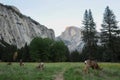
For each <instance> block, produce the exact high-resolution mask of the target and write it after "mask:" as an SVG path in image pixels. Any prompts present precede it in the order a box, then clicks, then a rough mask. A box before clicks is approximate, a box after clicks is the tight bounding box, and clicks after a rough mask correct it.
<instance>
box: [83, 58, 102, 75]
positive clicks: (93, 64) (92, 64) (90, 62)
mask: <svg viewBox="0 0 120 80" xmlns="http://www.w3.org/2000/svg"><path fill="white" fill-rule="evenodd" d="M89 68H92V69H96V70H101V68H100V67H99V65H98V64H97V62H96V61H94V60H90V59H88V60H85V68H84V72H85V73H86V72H87V73H88V69H89Z"/></svg>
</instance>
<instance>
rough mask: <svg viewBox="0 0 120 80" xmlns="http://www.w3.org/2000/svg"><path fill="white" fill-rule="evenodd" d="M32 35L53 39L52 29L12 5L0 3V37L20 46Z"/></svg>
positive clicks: (29, 39)
mask: <svg viewBox="0 0 120 80" xmlns="http://www.w3.org/2000/svg"><path fill="white" fill-rule="evenodd" d="M34 37H42V38H47V37H48V38H51V39H55V35H54V31H53V30H52V29H48V28H47V27H45V26H44V25H41V24H39V23H38V22H36V21H34V20H33V19H31V18H30V17H27V16H25V15H23V14H21V13H20V11H19V9H17V8H16V7H14V6H7V5H3V4H0V39H1V38H3V39H4V41H6V42H7V43H9V44H13V45H17V47H18V48H21V47H22V46H24V45H25V43H30V41H31V40H32V39H33V38H34Z"/></svg>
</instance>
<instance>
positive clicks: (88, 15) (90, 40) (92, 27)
mask: <svg viewBox="0 0 120 80" xmlns="http://www.w3.org/2000/svg"><path fill="white" fill-rule="evenodd" d="M83 25H84V26H83V31H82V32H83V41H84V43H85V46H84V49H85V50H86V51H85V52H86V54H87V55H88V56H89V58H91V57H93V55H94V54H95V46H96V45H97V37H96V32H97V31H96V24H95V22H94V19H93V17H92V12H91V10H89V12H88V11H87V10H86V11H85V14H84V20H83ZM84 49H83V51H84Z"/></svg>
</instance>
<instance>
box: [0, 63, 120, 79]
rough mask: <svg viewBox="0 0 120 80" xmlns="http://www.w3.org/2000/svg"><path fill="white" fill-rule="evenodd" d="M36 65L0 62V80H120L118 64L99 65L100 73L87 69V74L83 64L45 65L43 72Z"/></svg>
mask: <svg viewBox="0 0 120 80" xmlns="http://www.w3.org/2000/svg"><path fill="white" fill-rule="evenodd" d="M38 64H39V63H24V66H19V63H12V65H7V63H4V62H1V63H0V80H120V63H99V65H100V66H101V67H102V68H103V70H102V71H97V70H92V69H89V73H87V74H86V73H84V72H83V68H84V66H85V65H84V63H70V62H68V63H67V62H63V63H62V62H61V63H45V69H44V70H40V69H37V68H36V66H38ZM59 75H61V76H59ZM57 77H60V78H61V79H60V78H58V79H56V78H57Z"/></svg>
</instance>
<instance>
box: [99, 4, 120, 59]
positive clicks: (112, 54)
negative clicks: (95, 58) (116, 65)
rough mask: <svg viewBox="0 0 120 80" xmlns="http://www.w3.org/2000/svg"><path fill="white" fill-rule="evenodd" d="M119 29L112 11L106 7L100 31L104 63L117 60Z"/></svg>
mask: <svg viewBox="0 0 120 80" xmlns="http://www.w3.org/2000/svg"><path fill="white" fill-rule="evenodd" d="M119 31H120V30H119V28H118V26H117V20H116V17H115V15H114V13H113V11H112V10H110V8H109V7H108V6H107V7H106V9H105V12H104V17H103V23H102V29H101V44H102V45H103V47H104V48H105V51H104V53H103V57H104V60H105V61H114V60H115V59H117V54H118V50H116V49H118V48H119V45H118V44H119V41H118V39H119V38H118V37H119V36H120V35H119Z"/></svg>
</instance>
